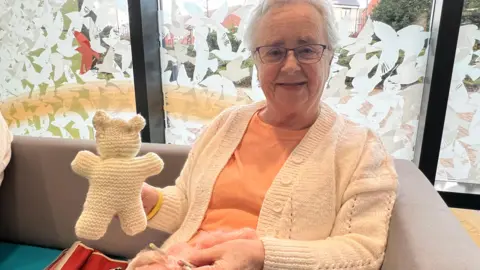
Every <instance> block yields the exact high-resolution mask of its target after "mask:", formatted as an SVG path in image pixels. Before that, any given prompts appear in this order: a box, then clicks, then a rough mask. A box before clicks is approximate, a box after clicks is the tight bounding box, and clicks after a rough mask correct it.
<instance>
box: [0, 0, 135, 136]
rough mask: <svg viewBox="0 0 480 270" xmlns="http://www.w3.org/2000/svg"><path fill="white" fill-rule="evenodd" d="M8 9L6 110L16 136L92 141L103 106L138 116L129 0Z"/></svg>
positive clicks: (4, 21)
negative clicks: (97, 114) (96, 115)
mask: <svg viewBox="0 0 480 270" xmlns="http://www.w3.org/2000/svg"><path fill="white" fill-rule="evenodd" d="M9 3H14V5H13V6H8V7H7V6H3V5H9ZM0 10H2V11H7V12H5V13H4V14H3V15H2V17H1V19H0V29H1V30H0V40H1V41H0V42H1V45H0V58H1V61H0V63H1V64H0V76H1V77H2V78H0V110H1V113H2V114H3V116H4V118H5V119H6V121H7V123H8V124H9V127H10V129H11V131H12V132H13V134H15V135H30V136H43V137H62V138H81V139H92V138H93V127H92V117H93V114H94V113H95V111H96V110H99V109H102V110H106V111H108V112H110V113H112V114H116V115H117V116H119V117H122V116H125V117H128V118H129V117H130V116H131V115H132V114H135V95H134V87H133V69H132V64H131V63H132V55H131V49H130V41H129V39H130V38H129V32H130V31H129V21H128V9H127V0H118V1H115V0H109V1H99V0H78V1H76V0H66V1H65V0H57V1H33V2H32V1H23V0H16V1H15V2H11V1H7V2H5V1H1V2H0Z"/></svg>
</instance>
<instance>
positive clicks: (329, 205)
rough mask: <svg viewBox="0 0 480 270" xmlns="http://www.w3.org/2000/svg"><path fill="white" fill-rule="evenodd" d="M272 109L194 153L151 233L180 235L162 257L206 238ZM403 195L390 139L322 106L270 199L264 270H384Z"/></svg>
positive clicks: (208, 132)
mask: <svg viewBox="0 0 480 270" xmlns="http://www.w3.org/2000/svg"><path fill="white" fill-rule="evenodd" d="M264 106H266V102H265V101H263V102H258V103H254V104H250V105H245V106H240V107H232V108H229V109H227V110H226V111H224V112H223V113H221V114H220V115H219V116H218V117H217V118H216V119H215V120H214V121H213V122H212V123H211V124H210V125H209V126H208V127H207V128H206V129H205V131H204V132H203V133H202V135H201V136H199V138H198V139H197V141H196V142H195V144H194V145H193V147H192V150H191V151H190V154H189V157H188V159H187V161H186V163H185V166H184V168H183V170H182V172H181V173H180V176H179V177H178V179H177V180H176V184H175V185H174V186H169V187H165V188H162V189H160V190H161V191H162V192H163V194H164V202H163V204H162V207H161V209H160V211H159V212H158V213H157V214H156V215H155V216H154V217H153V218H152V219H151V220H150V221H149V227H151V228H155V229H159V230H162V231H165V232H169V233H173V234H172V235H171V236H170V237H169V239H168V240H167V241H166V242H165V243H164V245H163V246H162V247H161V248H162V249H168V248H169V247H171V246H172V245H175V244H177V243H181V242H187V241H189V239H191V238H192V236H193V235H194V234H195V233H196V232H197V231H198V228H199V227H200V224H201V222H202V220H203V218H204V216H205V212H206V210H207V208H208V205H209V201H210V197H211V194H212V190H213V187H214V185H215V181H216V179H217V176H218V175H219V173H220V172H221V170H222V169H223V168H224V166H225V164H227V162H228V160H229V159H230V157H231V155H232V153H234V151H235V149H236V148H237V146H238V145H239V144H240V142H241V141H242V138H243V134H244V133H245V131H246V129H247V126H248V124H249V122H250V119H251V118H252V116H253V115H254V114H255V112H256V111H258V110H259V109H261V108H262V107H264ZM258 158H262V157H261V156H259V157H258ZM396 190H397V174H396V171H395V168H394V165H393V160H392V158H391V157H390V156H389V155H388V154H387V152H386V150H385V148H384V146H383V145H382V143H381V141H380V139H379V138H378V137H377V136H376V135H375V134H374V133H373V132H372V131H370V130H369V129H367V128H365V127H362V126H360V125H358V124H355V123H353V122H351V121H348V120H347V119H345V118H343V117H342V116H341V115H338V114H337V113H335V112H334V111H333V110H332V109H331V108H330V107H329V106H328V105H326V104H325V103H322V105H321V111H320V115H319V117H318V119H317V120H316V121H315V123H314V124H313V125H312V126H311V127H310V129H309V131H308V133H307V134H306V135H305V137H304V138H303V139H302V141H301V142H300V143H299V144H298V146H297V147H296V148H295V149H294V150H293V152H292V153H291V154H290V156H289V157H288V159H287V161H286V162H285V163H284V165H283V167H282V168H281V169H280V171H279V173H278V174H277V175H276V177H275V179H274V180H273V183H272V184H271V186H270V188H269V190H268V192H267V193H266V194H265V198H264V200H263V204H262V209H261V211H260V215H259V218H258V223H257V228H256V231H257V234H258V235H259V237H260V240H261V241H262V242H263V244H264V247H265V261H264V269H265V270H282V269H285V270H290V269H291V270H310V269H312V270H313V269H315V270H323V269H351V270H354V269H355V270H358V269H361V270H365V269H379V268H380V266H381V265H382V262H383V258H384V253H385V248H386V243H387V235H388V229H389V222H390V216H391V212H392V208H393V205H394V202H395V198H396Z"/></svg>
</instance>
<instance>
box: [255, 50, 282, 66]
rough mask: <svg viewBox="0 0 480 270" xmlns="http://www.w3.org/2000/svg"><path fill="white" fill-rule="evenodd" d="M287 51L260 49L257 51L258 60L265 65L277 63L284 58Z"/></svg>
mask: <svg viewBox="0 0 480 270" xmlns="http://www.w3.org/2000/svg"><path fill="white" fill-rule="evenodd" d="M286 51H287V50H286V49H285V48H281V47H261V48H259V49H258V53H259V54H260V58H261V59H262V61H263V62H265V63H278V62H281V61H282V60H283V58H284V57H285V52H286Z"/></svg>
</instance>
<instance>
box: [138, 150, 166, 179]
mask: <svg viewBox="0 0 480 270" xmlns="http://www.w3.org/2000/svg"><path fill="white" fill-rule="evenodd" d="M142 162H143V163H144V166H145V170H144V172H145V174H146V175H145V176H146V177H150V176H154V175H157V174H159V173H160V172H161V171H162V170H163V167H164V163H163V160H162V159H161V158H160V157H159V156H158V155H157V154H154V153H148V154H146V155H145V156H143V157H142Z"/></svg>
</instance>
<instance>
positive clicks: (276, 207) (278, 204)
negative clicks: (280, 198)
mask: <svg viewBox="0 0 480 270" xmlns="http://www.w3.org/2000/svg"><path fill="white" fill-rule="evenodd" d="M282 210H283V204H282V203H281V202H276V203H275V205H274V206H273V211H275V212H277V213H281V212H282Z"/></svg>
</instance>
